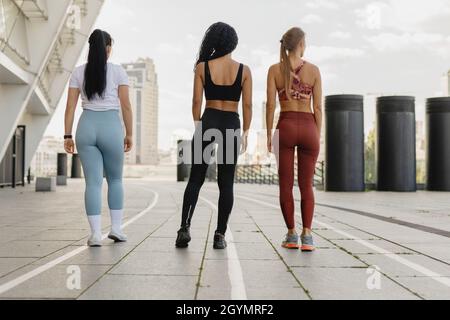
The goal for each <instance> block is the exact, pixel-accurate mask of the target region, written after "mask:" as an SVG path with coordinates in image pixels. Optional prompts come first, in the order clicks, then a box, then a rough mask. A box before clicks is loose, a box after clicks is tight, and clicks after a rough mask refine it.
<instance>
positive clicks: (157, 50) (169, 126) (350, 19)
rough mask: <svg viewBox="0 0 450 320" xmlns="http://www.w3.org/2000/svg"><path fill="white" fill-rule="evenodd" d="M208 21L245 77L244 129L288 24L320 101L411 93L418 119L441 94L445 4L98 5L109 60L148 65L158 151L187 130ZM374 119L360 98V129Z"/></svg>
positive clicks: (144, 0)
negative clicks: (227, 33)
mask: <svg viewBox="0 0 450 320" xmlns="http://www.w3.org/2000/svg"><path fill="white" fill-rule="evenodd" d="M216 21H224V22H227V23H229V24H231V25H233V26H234V27H235V29H236V31H237V32H238V35H239V40H240V41H239V46H238V48H237V50H236V51H235V54H234V58H235V59H237V60H239V61H241V62H243V63H245V64H247V65H248V66H249V67H250V68H251V70H252V72H253V77H254V109H255V121H254V123H253V127H254V128H258V129H259V128H260V127H261V122H262V120H261V119H262V116H261V108H262V103H263V101H264V99H265V81H266V72H267V69H268V67H269V66H270V65H271V64H273V63H276V62H278V60H279V50H280V49H279V39H280V38H281V36H282V34H283V33H284V32H285V31H286V30H287V29H288V28H290V27H292V26H300V27H301V28H303V29H304V30H305V32H306V33H307V46H308V47H307V51H306V56H305V59H306V60H308V61H310V62H312V63H315V64H317V65H318V66H319V68H320V69H321V71H322V77H323V82H324V85H323V86H324V95H329V94H336V93H351V94H364V95H367V94H407V95H414V96H416V97H417V118H418V119H423V118H424V112H425V111H424V100H425V98H427V97H431V96H439V95H443V94H444V90H443V87H444V85H443V75H444V73H446V71H447V70H449V69H450V1H448V0H427V1H423V0H383V1H373V2H370V1H367V0H333V1H331V0H304V1H303V0H301V1H300V0H285V1H280V0H239V1H237V0H227V1H223V0H222V1H213V0H189V1H186V0H167V1H161V0H158V1H153V0H151V1H148V0H106V1H105V5H104V7H103V10H102V12H101V14H100V16H99V19H98V21H97V24H96V27H98V28H101V29H104V30H107V31H108V32H110V33H111V35H112V36H113V38H114V40H115V43H114V49H113V57H112V61H113V62H116V63H123V62H129V61H134V60H136V59H137V58H138V57H150V58H152V59H154V61H155V64H156V70H157V73H158V78H159V94H160V99H159V111H160V118H159V124H160V132H159V141H160V148H163V149H167V148H168V147H170V144H171V137H172V134H173V132H175V131H177V130H178V131H181V132H182V131H183V130H185V131H188V132H190V131H192V129H193V124H192V119H191V91H192V78H193V72H192V70H193V64H194V62H195V57H196V54H197V50H198V47H199V45H200V41H201V38H202V36H203V33H204V31H205V30H206V29H207V27H208V26H209V25H210V24H212V23H214V22H216ZM85 56H86V53H83V56H82V57H81V60H80V63H82V62H83V60H84V59H85ZM445 94H446V92H445ZM62 109H64V103H62V104H61V106H60V107H59V110H58V112H57V113H56V115H55V118H54V120H53V121H52V124H51V125H50V127H49V130H48V133H49V134H61V133H62V127H61V123H62V117H63V112H62V111H63V110H62ZM174 115H176V116H174ZM374 117H375V112H374V109H373V105H372V103H371V102H370V99H368V100H367V109H366V114H365V118H366V131H367V130H368V129H369V127H370V125H371V124H372V123H373V120H374Z"/></svg>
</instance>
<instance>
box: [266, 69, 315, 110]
mask: <svg viewBox="0 0 450 320" xmlns="http://www.w3.org/2000/svg"><path fill="white" fill-rule="evenodd" d="M271 69H272V72H273V73H272V75H273V78H274V82H275V86H276V90H277V92H278V93H280V92H281V91H283V90H284V88H285V83H284V82H285V80H284V76H283V72H282V68H281V64H280V63H277V64H275V65H273V66H272V68H271ZM294 69H297V68H294ZM297 77H298V79H299V83H301V84H303V85H305V86H307V87H310V88H312V91H313V92H314V87H315V84H316V80H317V67H316V66H315V65H313V64H311V63H305V64H304V66H303V67H302V68H301V70H300V72H298V73H297ZM294 81H295V79H294ZM313 98H314V97H313V95H310V96H309V97H308V96H304V97H302V98H301V99H290V100H288V99H285V100H282V99H280V108H281V111H282V112H288V111H294V112H309V113H312V104H311V103H312V99H313Z"/></svg>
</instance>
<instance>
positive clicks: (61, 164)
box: [56, 153, 67, 177]
mask: <svg viewBox="0 0 450 320" xmlns="http://www.w3.org/2000/svg"><path fill="white" fill-rule="evenodd" d="M56 171H57V176H63V177H67V153H58V156H57V169H56Z"/></svg>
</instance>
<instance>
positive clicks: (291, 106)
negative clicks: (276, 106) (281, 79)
mask: <svg viewBox="0 0 450 320" xmlns="http://www.w3.org/2000/svg"><path fill="white" fill-rule="evenodd" d="M280 109H281V112H307V113H313V112H312V110H311V99H310V98H309V99H301V100H294V99H292V100H290V101H280Z"/></svg>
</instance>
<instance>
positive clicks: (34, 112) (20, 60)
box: [0, 0, 104, 168]
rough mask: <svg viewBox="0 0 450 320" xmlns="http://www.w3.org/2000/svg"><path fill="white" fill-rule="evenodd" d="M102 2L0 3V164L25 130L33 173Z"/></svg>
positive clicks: (47, 0)
mask: <svg viewBox="0 0 450 320" xmlns="http://www.w3.org/2000/svg"><path fill="white" fill-rule="evenodd" d="M103 2H104V0H0V161H1V159H3V156H4V154H5V151H6V149H7V146H8V144H9V142H10V140H11V138H12V136H13V133H14V132H15V129H16V127H17V126H18V125H25V126H26V155H25V166H26V168H28V167H29V165H30V162H31V160H32V158H33V155H34V153H35V151H36V149H37V147H38V144H39V141H40V140H41V138H42V135H43V133H44V131H45V129H46V127H47V125H48V123H49V121H50V119H51V117H52V115H53V113H54V111H55V108H56V107H57V105H58V103H59V100H60V99H61V96H62V94H63V91H64V89H65V87H66V84H67V81H68V79H69V77H70V73H71V71H72V70H73V68H74V66H75V64H76V63H77V61H78V58H79V55H80V54H81V51H82V49H83V47H84V45H85V43H86V41H87V38H88V37H89V34H90V32H91V29H92V27H93V25H94V23H95V20H96V18H97V16H98V14H99V13H100V10H101V8H102V5H103Z"/></svg>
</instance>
